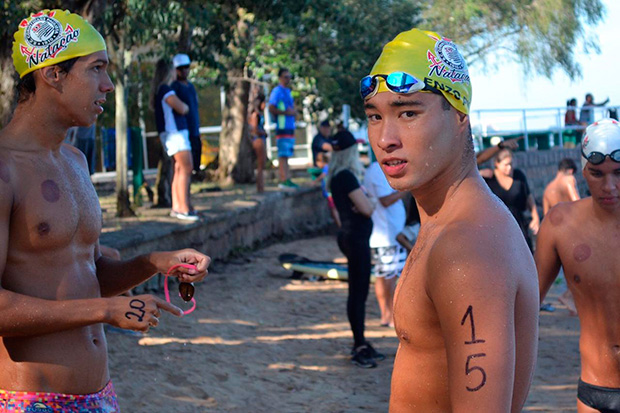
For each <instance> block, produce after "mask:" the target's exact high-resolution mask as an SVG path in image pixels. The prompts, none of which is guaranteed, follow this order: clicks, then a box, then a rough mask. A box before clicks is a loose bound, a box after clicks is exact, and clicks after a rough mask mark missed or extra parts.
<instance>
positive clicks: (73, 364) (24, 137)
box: [0, 10, 210, 413]
mask: <svg viewBox="0 0 620 413" xmlns="http://www.w3.org/2000/svg"><path fill="white" fill-rule="evenodd" d="M14 37H15V41H14V43H13V63H14V65H15V69H16V70H17V72H18V74H19V77H20V80H19V83H18V86H17V89H18V103H17V107H16V109H15V112H14V114H13V117H12V119H11V121H10V122H9V123H8V125H6V127H5V128H4V129H3V130H2V131H0V284H1V288H0V337H1V340H0V411H2V412H43V411H45V412H52V411H53V412H78V411H79V412H99V413H110V412H118V411H120V410H119V407H118V402H117V400H116V395H115V392H114V386H113V385H112V382H111V381H110V374H109V371H108V362H107V345H106V338H105V334H104V331H103V324H104V323H105V324H109V325H112V326H114V327H119V328H124V329H131V330H136V331H147V330H148V329H149V328H150V327H154V326H157V325H158V323H159V318H160V317H161V314H162V313H163V312H169V313H172V314H174V315H176V316H181V315H182V311H181V310H180V309H179V308H178V307H176V306H174V305H172V304H169V303H167V302H166V301H165V300H162V299H160V298H158V297H154V296H150V295H137V296H133V297H126V296H119V294H121V293H123V292H125V291H127V290H129V289H130V288H132V287H134V286H135V285H137V284H140V283H141V282H143V281H145V280H147V279H148V278H150V277H151V276H152V275H154V274H156V273H157V272H164V273H165V272H167V271H168V269H174V268H175V267H176V268H178V269H177V270H176V271H174V275H175V276H177V277H178V278H179V280H180V281H181V282H187V283H190V282H193V281H200V280H202V279H203V278H204V277H205V276H206V272H207V266H208V265H209V261H210V259H209V257H207V256H206V255H204V254H201V253H199V252H198V251H195V250H192V249H185V250H181V251H174V252H152V253H150V254H148V255H142V256H139V257H136V258H133V259H131V260H126V261H117V260H113V259H109V258H106V257H104V256H102V254H101V247H100V246H99V235H100V233H101V224H102V219H101V208H100V206H99V200H98V199H97V193H96V192H95V189H94V188H93V186H92V183H91V181H90V176H89V171H88V165H87V162H86V159H85V157H84V155H83V154H82V153H81V152H80V151H79V150H78V149H76V148H74V147H72V146H70V145H67V144H64V143H63V141H64V139H65V135H66V132H67V130H68V129H69V128H70V127H72V126H88V125H91V124H93V123H94V122H95V120H96V119H97V117H98V116H99V115H100V114H101V113H102V112H103V105H104V103H105V97H106V95H107V94H108V93H110V92H112V90H113V89H114V87H113V85H112V82H111V81H110V78H109V76H108V73H107V67H108V64H109V61H108V54H107V51H106V44H105V41H104V39H103V37H102V36H101V35H100V34H99V33H98V32H97V31H96V30H95V29H94V28H93V26H91V25H90V24H89V23H88V22H86V21H85V20H84V19H82V17H80V16H79V15H76V14H73V13H70V12H69V11H63V10H43V11H41V12H39V13H35V14H32V15H30V16H29V17H27V18H25V19H23V20H22V21H21V22H20V24H19V27H18V28H17V31H16V32H15V35H14ZM190 264H191V265H190ZM179 265H181V266H182V267H179ZM138 379H139V378H138Z"/></svg>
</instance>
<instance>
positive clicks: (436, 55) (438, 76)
mask: <svg viewBox="0 0 620 413" xmlns="http://www.w3.org/2000/svg"><path fill="white" fill-rule="evenodd" d="M392 72H405V73H408V74H410V75H413V76H414V77H415V78H417V79H418V80H419V81H423V82H424V83H425V84H426V85H427V86H430V87H432V88H435V89H437V90H439V91H440V92H441V93H442V94H443V96H444V97H445V98H446V99H447V100H448V102H450V104H451V105H452V106H453V107H454V108H455V109H457V110H458V111H460V112H462V113H465V114H468V113H469V107H470V105H471V95H472V92H471V82H470V78H469V72H468V70H467V63H466V62H465V59H463V56H462V55H461V53H460V52H459V51H458V48H457V47H456V45H455V44H454V43H453V42H452V41H451V40H450V39H447V38H445V37H442V36H440V35H439V34H437V33H435V32H430V31H423V30H419V29H412V30H409V31H406V32H402V33H400V34H399V35H398V36H396V37H395V38H394V40H392V41H391V42H389V43H388V44H386V45H385V46H384V47H383V51H382V52H381V56H379V59H377V61H376V62H375V65H374V66H373V68H372V71H371V72H370V74H371V75H377V74H383V75H388V74H390V73H392ZM378 86H379V89H378V91H377V93H381V92H386V91H388V90H389V89H388V88H387V87H386V85H385V82H384V81H380V82H379V85H378Z"/></svg>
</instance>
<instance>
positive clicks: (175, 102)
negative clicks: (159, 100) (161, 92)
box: [164, 94, 189, 115]
mask: <svg viewBox="0 0 620 413" xmlns="http://www.w3.org/2000/svg"><path fill="white" fill-rule="evenodd" d="M164 100H165V101H166V103H167V104H168V105H170V107H171V108H172V109H174V111H175V112H176V113H178V114H179V115H187V113H188V112H189V106H187V105H186V104H185V102H183V101H182V100H181V99H179V97H178V96H177V95H175V94H170V95H169V96H168V97H167V98H166V99H164Z"/></svg>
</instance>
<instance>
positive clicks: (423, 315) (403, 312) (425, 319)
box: [394, 237, 444, 350]
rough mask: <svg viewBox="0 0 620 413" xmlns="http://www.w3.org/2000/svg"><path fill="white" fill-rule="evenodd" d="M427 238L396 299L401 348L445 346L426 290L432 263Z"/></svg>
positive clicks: (418, 245) (409, 265)
mask: <svg viewBox="0 0 620 413" xmlns="http://www.w3.org/2000/svg"><path fill="white" fill-rule="evenodd" d="M424 244H425V239H424V237H421V238H418V240H417V241H416V247H414V249H413V250H412V251H411V253H410V254H409V257H408V258H407V263H406V264H405V268H404V269H403V272H402V275H401V277H400V279H399V281H398V286H397V289H396V293H395V299H394V323H395V327H396V334H397V335H398V338H399V340H400V342H401V345H411V346H413V347H417V348H423V349H426V350H429V349H435V348H438V347H443V346H444V342H443V337H442V335H441V326H440V324H439V318H438V317H437V312H436V310H435V308H434V306H433V303H432V301H431V300H430V298H429V296H428V294H427V291H426V277H427V276H428V274H427V271H428V270H427V265H426V262H427V260H428V254H427V249H426V248H425V245H424Z"/></svg>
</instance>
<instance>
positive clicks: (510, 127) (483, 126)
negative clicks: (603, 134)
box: [470, 106, 619, 149]
mask: <svg viewBox="0 0 620 413" xmlns="http://www.w3.org/2000/svg"><path fill="white" fill-rule="evenodd" d="M618 108H619V107H617V106H601V107H591V108H589V109H590V110H592V111H593V115H594V116H593V118H594V120H595V121H596V120H599V119H602V118H604V117H608V116H609V111H610V110H616V113H617V111H618ZM566 109H567V108H566V107H565V106H563V107H553V108H532V109H481V110H474V111H472V113H471V115H470V118H471V124H472V131H473V133H474V136H475V137H477V138H479V139H481V138H487V137H492V136H500V137H504V136H509V135H523V137H524V138H525V139H524V144H525V145H526V146H525V148H526V149H533V148H529V147H528V142H529V140H528V137H529V135H531V134H534V133H537V134H538V133H542V134H544V133H549V134H559V135H560V136H562V132H564V131H567V130H581V129H583V127H582V126H566V125H564V114H565V113H566ZM580 109H581V108H580V107H576V108H574V110H575V112H576V113H577V115H579V113H580Z"/></svg>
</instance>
